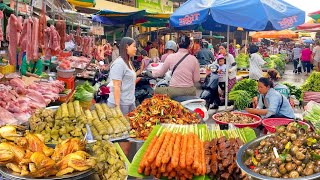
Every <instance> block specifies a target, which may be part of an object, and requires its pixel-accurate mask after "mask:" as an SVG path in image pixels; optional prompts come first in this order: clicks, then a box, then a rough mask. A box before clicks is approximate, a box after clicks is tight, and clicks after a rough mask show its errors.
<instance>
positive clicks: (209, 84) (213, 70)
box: [200, 64, 221, 109]
mask: <svg viewBox="0 0 320 180" xmlns="http://www.w3.org/2000/svg"><path fill="white" fill-rule="evenodd" d="M208 69H209V70H210V72H209V73H208V75H207V77H206V79H205V81H204V84H203V85H202V92H201V94H200V98H201V99H204V100H205V101H206V104H205V107H206V108H207V109H209V108H210V105H211V104H212V105H213V109H218V108H219V105H220V104H221V100H220V96H219V91H218V88H219V76H218V73H217V70H218V67H217V65H216V64H212V65H209V66H208Z"/></svg>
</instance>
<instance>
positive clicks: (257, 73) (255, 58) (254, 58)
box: [249, 45, 266, 80]
mask: <svg viewBox="0 0 320 180" xmlns="http://www.w3.org/2000/svg"><path fill="white" fill-rule="evenodd" d="M258 50H259V48H258V47H257V46H256V45H251V46H250V47H249V53H250V56H249V57H250V68H249V78H250V79H254V80H259V79H260V78H261V77H262V76H263V74H262V66H263V65H264V64H266V62H265V61H264V60H263V59H262V57H261V56H260V55H259V54H258V53H257V52H258Z"/></svg>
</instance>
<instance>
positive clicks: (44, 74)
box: [40, 72, 50, 79]
mask: <svg viewBox="0 0 320 180" xmlns="http://www.w3.org/2000/svg"><path fill="white" fill-rule="evenodd" d="M49 77H50V76H49V75H48V74H47V73H45V72H43V73H42V74H41V75H40V78H42V79H48V78H49Z"/></svg>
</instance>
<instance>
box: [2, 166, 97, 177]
mask: <svg viewBox="0 0 320 180" xmlns="http://www.w3.org/2000/svg"><path fill="white" fill-rule="evenodd" d="M0 173H1V175H2V176H3V177H5V178H8V179H16V180H60V179H72V180H77V179H82V178H86V177H88V176H90V175H92V174H94V173H95V170H94V169H88V170H86V171H81V172H74V173H71V174H66V175H63V176H60V177H57V176H50V177H46V178H32V177H30V176H20V175H19V174H17V173H14V172H13V171H12V170H11V169H8V168H6V167H5V166H2V167H0Z"/></svg>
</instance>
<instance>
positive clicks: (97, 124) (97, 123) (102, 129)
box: [92, 119, 107, 135]
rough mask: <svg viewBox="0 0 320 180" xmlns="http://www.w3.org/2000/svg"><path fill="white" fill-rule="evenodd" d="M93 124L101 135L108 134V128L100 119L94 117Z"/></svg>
mask: <svg viewBox="0 0 320 180" xmlns="http://www.w3.org/2000/svg"><path fill="white" fill-rule="evenodd" d="M92 124H93V125H94V127H95V128H96V129H97V130H98V132H99V134H100V135H105V134H107V130H106V128H105V127H104V125H103V124H102V122H101V121H100V120H99V119H93V120H92Z"/></svg>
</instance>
